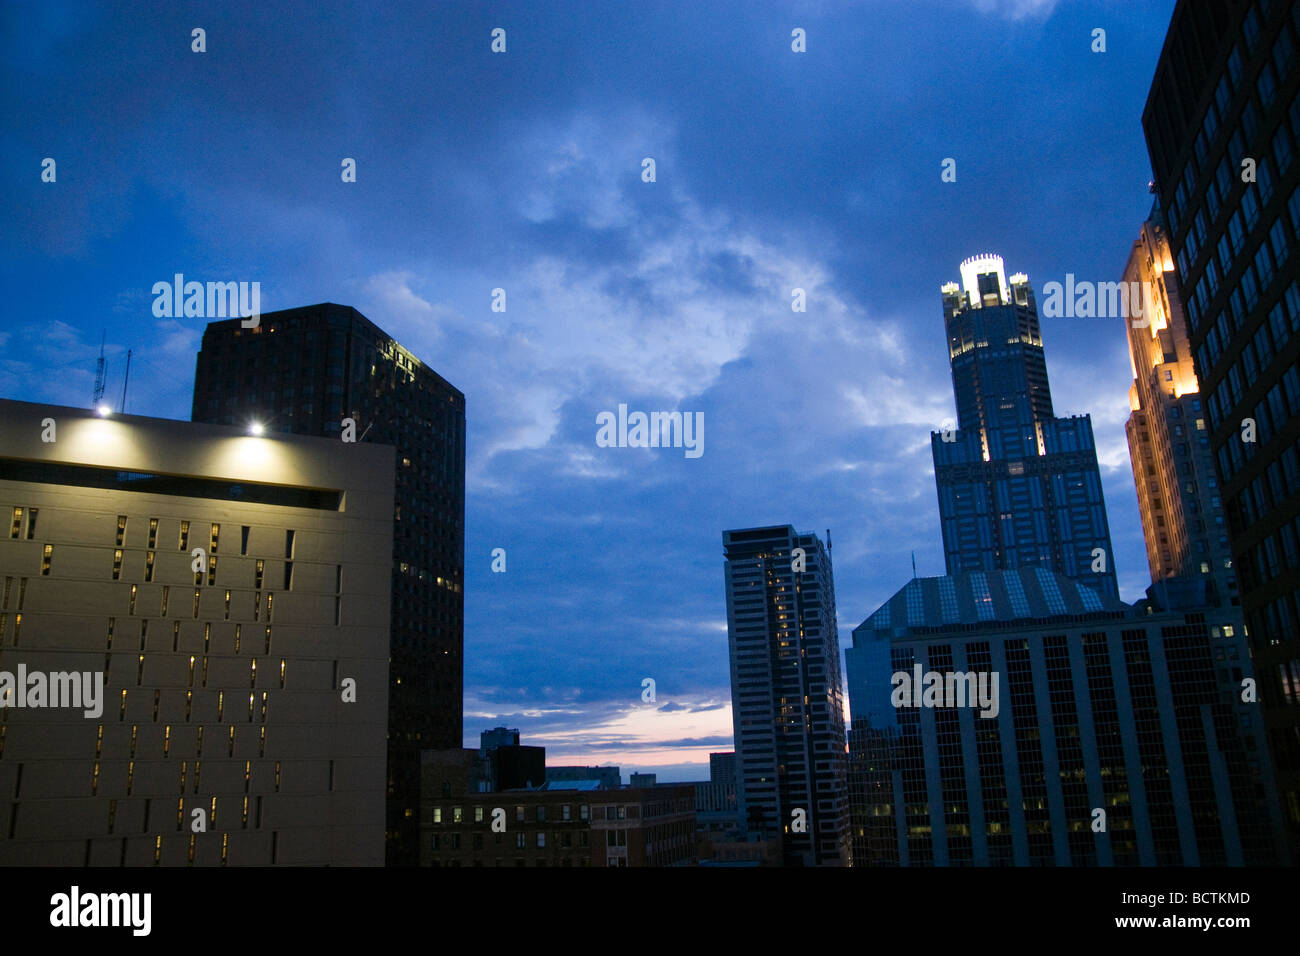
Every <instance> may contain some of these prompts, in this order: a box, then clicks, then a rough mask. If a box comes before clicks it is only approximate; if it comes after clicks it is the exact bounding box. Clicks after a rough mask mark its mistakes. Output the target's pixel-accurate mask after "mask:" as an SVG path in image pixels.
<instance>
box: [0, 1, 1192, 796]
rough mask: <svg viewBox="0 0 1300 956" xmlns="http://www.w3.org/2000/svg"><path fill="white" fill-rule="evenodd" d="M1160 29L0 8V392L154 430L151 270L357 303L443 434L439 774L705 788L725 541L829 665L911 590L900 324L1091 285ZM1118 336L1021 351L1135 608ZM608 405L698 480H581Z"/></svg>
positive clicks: (815, 16)
mask: <svg viewBox="0 0 1300 956" xmlns="http://www.w3.org/2000/svg"><path fill="white" fill-rule="evenodd" d="M1173 5H1174V4H1173V0H1159V2H1143V3H1138V4H1134V3H1131V2H1126V0H1117V2H1101V3H1089V4H1083V3H1064V2H1063V3H1059V4H1058V3H1055V2H1053V0H915V2H906V3H903V2H873V3H860V2H859V3H851V4H850V3H822V2H794V3H788V4H780V3H768V2H764V3H761V4H754V3H743V2H736V3H732V2H722V0H708V2H704V3H685V2H683V3H636V4H633V3H628V2H623V0H618V2H613V0H610V2H603V0H600V2H598V0H583V2H573V3H518V4H515V3H473V4H471V3H450V2H445V3H442V2H440V3H433V4H430V3H421V4H410V3H402V2H390V3H384V4H373V3H369V2H367V3H340V2H332V0H317V2H314V3H312V4H310V5H300V6H293V7H292V8H291V10H290V11H289V12H286V11H284V10H276V9H273V5H270V4H254V3H230V4H220V5H208V4H196V3H159V4H154V5H145V4H114V5H112V7H111V9H108V5H102V6H101V5H91V4H85V5H82V4H73V3H40V2H36V3H30V4H29V3H16V4H15V3H9V4H5V5H4V6H3V7H0V76H2V77H3V80H2V82H3V88H4V90H5V92H6V96H5V100H6V105H7V109H6V111H5V118H4V120H3V121H0V123H2V125H0V160H2V162H3V168H4V171H5V175H4V177H3V180H0V189H2V190H3V193H2V194H0V203H2V204H3V212H0V216H3V218H4V221H5V228H4V229H3V233H2V235H3V243H4V255H3V258H2V259H0V277H3V285H4V293H5V294H4V303H5V313H6V314H5V317H4V321H3V325H2V326H0V395H3V396H4V397H7V398H20V399H25V400H29V401H48V402H54V403H60V404H67V405H78V406H85V405H88V404H89V403H90V399H91V393H92V388H93V381H94V371H95V359H96V357H97V355H98V350H99V342H100V335H101V333H105V334H106V335H107V339H108V343H109V345H108V350H107V351H108V356H109V367H110V368H109V370H110V374H109V391H110V394H112V395H115V396H116V395H120V390H121V386H122V371H123V366H124V357H125V352H126V349H127V348H131V349H133V350H134V355H133V358H132V366H131V387H130V394H129V402H128V408H129V411H131V412H133V413H136V414H146V415H155V416H160V417H166V418H182V419H186V418H188V417H189V410H190V398H191V392H192V385H193V372H194V355H195V353H196V352H197V349H198V346H199V339H200V336H201V333H202V328H203V325H204V323H205V320H203V319H157V318H155V317H154V316H153V314H152V310H151V305H152V301H153V297H152V295H151V292H150V290H151V288H152V286H153V284H154V283H155V282H159V281H170V280H171V277H172V275H173V274H174V273H177V272H181V273H184V274H185V275H186V277H187V278H191V279H197V280H200V281H207V280H213V281H216V280H220V281H239V280H244V281H258V282H260V283H261V293H262V308H263V310H264V311H271V310H274V309H279V308H287V307H292V306H297V305H304V304H309V303H313V302H320V301H332V302H341V303H346V304H349V305H354V306H356V307H357V308H358V309H360V310H361V311H362V312H363V313H364V314H365V315H367V316H368V317H369V318H371V319H372V320H373V321H375V322H376V323H377V324H378V325H379V326H381V327H382V328H384V329H385V330H386V331H388V332H389V333H391V334H392V335H393V336H395V337H396V338H397V339H398V340H399V341H401V342H402V343H403V344H404V345H406V346H407V347H408V348H410V349H411V350H412V351H414V352H415V353H416V354H417V355H419V356H420V357H421V358H422V359H423V360H424V361H425V362H426V363H427V364H429V365H431V366H432V367H433V368H434V369H436V370H437V371H438V372H439V373H441V374H442V375H443V376H445V377H446V378H447V379H448V380H450V381H451V382H452V383H453V384H455V385H456V386H457V387H459V388H460V389H461V390H462V391H464V392H465V394H466V397H467V406H468V417H469V438H468V452H469V466H468V476H467V477H468V498H467V505H466V529H467V530H466V564H467V584H466V590H465V599H466V600H465V609H466V620H465V660H466V663H465V730H466V739H467V741H468V742H470V743H471V744H474V745H476V744H477V734H478V731H479V730H481V729H484V728H487V727H491V726H494V725H497V724H501V723H505V724H508V725H509V726H512V727H519V728H520V729H521V730H522V732H523V733H524V735H525V737H526V742H529V743H533V744H543V745H545V746H546V747H547V748H548V760H549V761H550V762H552V763H576V762H587V763H608V762H613V763H618V764H620V765H621V766H622V768H623V771H624V773H625V774H626V773H627V772H628V771H629V770H632V769H654V768H658V769H659V770H660V771H661V775H662V776H663V777H665V778H680V779H690V778H700V777H704V776H707V767H701V766H699V763H700V762H705V763H706V762H707V754H708V752H709V751H710V750H727V749H731V717H730V703H729V701H730V690H729V686H730V685H729V670H728V662H727V641H726V623H725V618H726V614H725V601H724V596H723V583H722V557H721V532H722V530H723V529H724V528H737V527H748V526H752V525H758V524H773V523H781V524H784V523H791V524H794V525H796V526H797V527H798V528H799V529H800V530H813V531H816V532H817V533H818V534H821V535H824V534H825V529H826V528H830V529H831V532H832V536H833V540H834V564H835V583H836V597H837V602H838V608H839V623H840V634H841V643H842V645H845V646H847V644H848V643H849V641H850V637H849V635H850V633H851V631H852V629H853V627H855V626H856V625H857V624H859V623H860V622H861V621H862V620H863V619H864V618H865V617H866V616H867V615H868V614H870V613H871V612H872V611H873V610H875V608H876V607H878V606H879V605H880V604H881V603H883V602H884V601H885V600H886V599H888V598H889V596H890V595H891V594H893V593H894V591H896V590H897V589H898V588H899V587H901V586H902V585H903V584H904V583H905V582H906V581H907V579H908V578H909V577H910V576H911V553H912V551H915V553H916V563H917V570H918V572H919V573H920V574H922V575H929V574H940V573H942V571H943V553H942V543H941V539H940V533H939V523H938V518H937V503H936V495H935V489H934V478H933V468H932V466H931V462H930V451H929V432H930V430H931V429H937V428H938V427H939V425H940V423H941V422H942V421H943V420H944V419H946V418H948V417H950V416H951V415H953V400H952V387H951V379H950V376H949V371H948V366H947V355H946V349H945V345H944V332H943V321H942V309H941V306H940V297H939V286H940V285H941V284H942V283H944V282H946V281H949V280H956V279H957V278H958V271H957V267H958V263H959V262H960V261H961V260H962V259H964V258H966V257H968V256H971V255H975V254H977V253H983V252H996V253H1000V254H1001V255H1002V256H1004V258H1005V259H1006V264H1007V272H1008V273H1012V272H1025V273H1027V274H1028V275H1029V279H1030V282H1031V283H1032V285H1033V286H1034V288H1035V289H1036V290H1038V291H1039V293H1040V298H1041V290H1042V288H1043V284H1044V283H1045V282H1048V281H1053V280H1055V281H1063V280H1064V277H1065V274H1066V273H1074V274H1075V276H1076V277H1078V278H1080V279H1091V280H1093V281H1113V280H1117V279H1119V277H1120V273H1121V271H1122V269H1123V266H1124V263H1125V260H1126V259H1127V256H1128V252H1129V249H1130V247H1131V245H1132V242H1133V240H1134V239H1135V238H1136V236H1137V233H1138V228H1139V226H1140V224H1141V222H1142V220H1143V219H1144V218H1145V217H1146V215H1147V213H1148V211H1149V209H1150V205H1151V196H1150V195H1149V194H1148V192H1147V188H1146V187H1147V181H1148V180H1149V179H1150V166H1149V163H1148V160H1147V156H1146V149H1145V144H1144V141H1143V138H1142V129H1141V111H1142V107H1143V104H1144V102H1145V99H1146V94H1147V89H1148V86H1149V83H1150V80H1151V75H1152V72H1153V70H1154V66H1155V63H1156V60H1157V57H1158V55H1159V52H1160V46H1161V44H1162V42H1163V39H1164V34H1165V30H1166V27H1167V25H1168V21H1169V17H1170V14H1171V13H1172V9H1173ZM194 27H202V28H204V29H205V30H206V31H207V52H206V53H202V54H198V53H194V52H192V51H191V48H190V47H191V39H190V31H191V30H192V29H193V28H194ZM495 27H502V28H504V29H505V30H506V42H507V52H506V53H505V54H493V53H492V52H491V51H490V42H491V37H490V34H491V31H492V30H493V28H495ZM796 27H800V28H803V29H804V30H805V31H806V32H807V52H806V53H802V54H797V53H794V52H792V51H791V49H790V44H791V38H790V34H791V30H792V29H794V28H796ZM1096 27H1101V28H1103V29H1105V30H1106V45H1107V49H1106V52H1105V53H1102V54H1097V53H1093V52H1091V49H1090V45H1091V42H1092V36H1091V33H1092V30H1093V29H1094V28H1096ZM45 157H53V158H54V159H55V160H56V162H57V177H58V178H57V182H56V183H53V184H47V183H42V182H41V178H40V173H41V161H42V159H44V158H45ZM344 157H352V158H355V159H356V161H357V170H358V175H357V182H356V183H343V182H342V181H341V179H340V175H339V174H340V162H341V160H342V159H343V158H344ZM644 157H653V158H654V159H655V161H656V165H657V181H656V182H654V183H644V182H642V181H641V161H642V159H643V158H644ZM945 157H952V158H955V159H956V160H957V182H956V183H943V182H941V181H940V164H941V161H942V160H943V159H944V158H945ZM796 286H797V287H801V288H804V289H805V290H806V291H807V297H808V306H807V312H806V313H803V314H799V313H794V312H792V311H791V308H790V302H791V289H792V288H794V287H796ZM496 287H501V288H504V289H505V290H506V295H507V311H506V312H504V313H499V312H493V311H492V310H491V301H492V295H491V290H492V289H493V288H496ZM1122 321H1123V320H1120V319H1044V320H1043V339H1044V344H1045V348H1046V352H1047V363H1048V372H1049V375H1050V377H1051V384H1052V391H1053V397H1054V399H1055V404H1056V411H1057V414H1072V413H1079V412H1089V413H1091V414H1092V416H1093V423H1094V428H1095V430H1096V435H1097V440H1098V446H1099V452H1100V458H1101V465H1102V474H1103V479H1104V483H1105V493H1106V503H1107V506H1108V511H1109V515H1110V522H1111V533H1112V537H1113V540H1114V545H1115V550H1116V555H1115V563H1116V567H1117V570H1118V574H1119V581H1120V586H1121V591H1122V593H1123V596H1124V597H1125V598H1126V599H1127V600H1130V601H1131V600H1136V599H1137V598H1138V597H1140V596H1141V594H1142V592H1143V590H1144V589H1145V587H1146V585H1147V584H1148V582H1149V576H1148V572H1147V566H1146V559H1145V555H1144V552H1143V549H1142V541H1141V531H1140V525H1139V520H1138V513H1137V507H1136V498H1135V493H1134V490H1133V480H1132V474H1131V471H1130V468H1129V461H1128V453H1127V448H1126V446H1125V442H1124V431H1123V423H1124V419H1125V418H1126V417H1127V414H1128V398H1127V392H1128V385H1129V383H1130V381H1131V379H1132V374H1131V369H1130V366H1129V360H1128V356H1127V350H1126V346H1125V338H1124V329H1123V325H1122ZM619 403H626V404H627V405H628V406H629V408H630V409H632V410H644V411H652V410H661V409H663V410H666V409H680V410H683V411H690V412H696V411H700V412H703V413H704V419H705V430H704V454H703V456H702V457H700V458H698V459H687V458H686V457H685V456H684V454H683V452H682V451H681V450H680V449H667V450H665V449H655V450H647V449H632V448H598V447H597V446H596V443H595V435H596V424H595V420H596V415H597V414H598V413H599V412H601V411H605V410H611V411H612V410H616V409H617V406H618V404H619ZM496 547H502V548H505V549H506V553H507V571H506V573H504V574H493V573H491V571H490V563H491V551H492V549H493V548H496ZM643 677H653V678H654V679H655V681H656V683H657V700H656V702H655V703H654V704H653V705H652V704H649V703H643V702H642V700H641V680H642V678H643ZM691 763H694V764H696V766H688V767H683V766H681V765H683V764H691Z"/></svg>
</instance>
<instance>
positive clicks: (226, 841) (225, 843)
mask: <svg viewBox="0 0 1300 956" xmlns="http://www.w3.org/2000/svg"><path fill="white" fill-rule="evenodd" d="M229 849H230V834H229V833H223V834H221V864H222V866H225V863H226V852H227V851H228V850H229Z"/></svg>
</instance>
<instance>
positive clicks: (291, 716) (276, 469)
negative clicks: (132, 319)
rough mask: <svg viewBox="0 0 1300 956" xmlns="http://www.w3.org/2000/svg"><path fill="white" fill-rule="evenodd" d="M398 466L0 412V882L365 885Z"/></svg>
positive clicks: (193, 434)
mask: <svg viewBox="0 0 1300 956" xmlns="http://www.w3.org/2000/svg"><path fill="white" fill-rule="evenodd" d="M393 459H394V452H393V449H392V448H391V447H386V446H373V445H367V446H358V447H355V448H348V449H340V447H339V443H338V441H337V440H334V441H326V440H323V439H312V438H296V437H291V436H276V437H273V438H272V437H260V438H259V437H251V436H249V435H248V434H247V433H246V432H244V431H242V430H239V429H234V428H225V427H217V426H205V425H193V424H190V423H187V422H172V421H162V420H159V419H152V418H142V417H137V416H111V417H107V418H99V417H96V416H95V415H94V414H93V413H90V412H86V411H83V410H80V409H73V408H61V407H56V406H47V405H32V404H27V403H24V402H10V401H0V499H3V500H4V501H5V502H6V507H7V510H8V514H9V515H11V516H12V523H11V527H10V529H9V531H10V533H9V534H8V535H7V536H6V537H4V538H3V539H0V577H2V578H3V599H2V600H0V672H7V673H8V674H13V673H15V672H17V671H19V670H20V669H21V670H25V671H26V672H27V673H28V674H33V673H41V674H47V675H51V676H52V675H56V674H74V675H75V674H84V675H87V676H89V675H98V676H97V677H96V678H95V679H98V677H102V681H103V683H102V693H101V694H100V695H99V700H98V705H97V707H96V708H87V709H80V708H74V709H65V708H54V707H44V708H33V707H31V706H30V705H29V706H26V707H23V706H18V701H16V700H14V699H13V697H12V696H10V697H9V699H8V701H7V703H8V704H10V705H11V706H3V705H0V795H2V796H0V865H8V866H13V865H20V866H33V865H53V866H151V865H162V866H185V865H194V866H227V865H228V866H268V865H273V864H284V865H323V864H329V865H352V866H356V865H367V866H381V865H383V862H384V838H383V830H384V778H385V769H384V768H385V751H386V744H385V735H386V725H387V704H388V701H387V687H388V613H387V612H388V600H389V586H388V583H389V572H388V568H389V560H390V555H391V549H392V504H393V496H392V481H393V473H394V461H393ZM4 680H5V678H4V675H3V674H0V681H4ZM19 691H20V692H21V691H22V688H21V687H20V688H19ZM49 702H50V703H53V701H52V700H51V701H49ZM83 703H84V701H83Z"/></svg>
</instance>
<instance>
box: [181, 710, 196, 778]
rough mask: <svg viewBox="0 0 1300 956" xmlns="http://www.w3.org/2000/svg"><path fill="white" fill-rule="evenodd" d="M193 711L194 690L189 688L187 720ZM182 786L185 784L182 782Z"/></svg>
mask: <svg viewBox="0 0 1300 956" xmlns="http://www.w3.org/2000/svg"><path fill="white" fill-rule="evenodd" d="M193 711H194V691H192V690H187V691H186V692H185V719H186V720H189V719H190V714H191V713H193ZM181 786H184V784H181Z"/></svg>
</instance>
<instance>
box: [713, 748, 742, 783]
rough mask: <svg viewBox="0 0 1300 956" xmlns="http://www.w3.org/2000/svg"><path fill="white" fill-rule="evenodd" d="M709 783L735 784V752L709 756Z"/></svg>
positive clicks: (730, 751)
mask: <svg viewBox="0 0 1300 956" xmlns="http://www.w3.org/2000/svg"><path fill="white" fill-rule="evenodd" d="M709 781H710V782H712V783H735V782H736V752H735V751H734V750H729V751H727V752H726V753H715V754H709Z"/></svg>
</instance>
